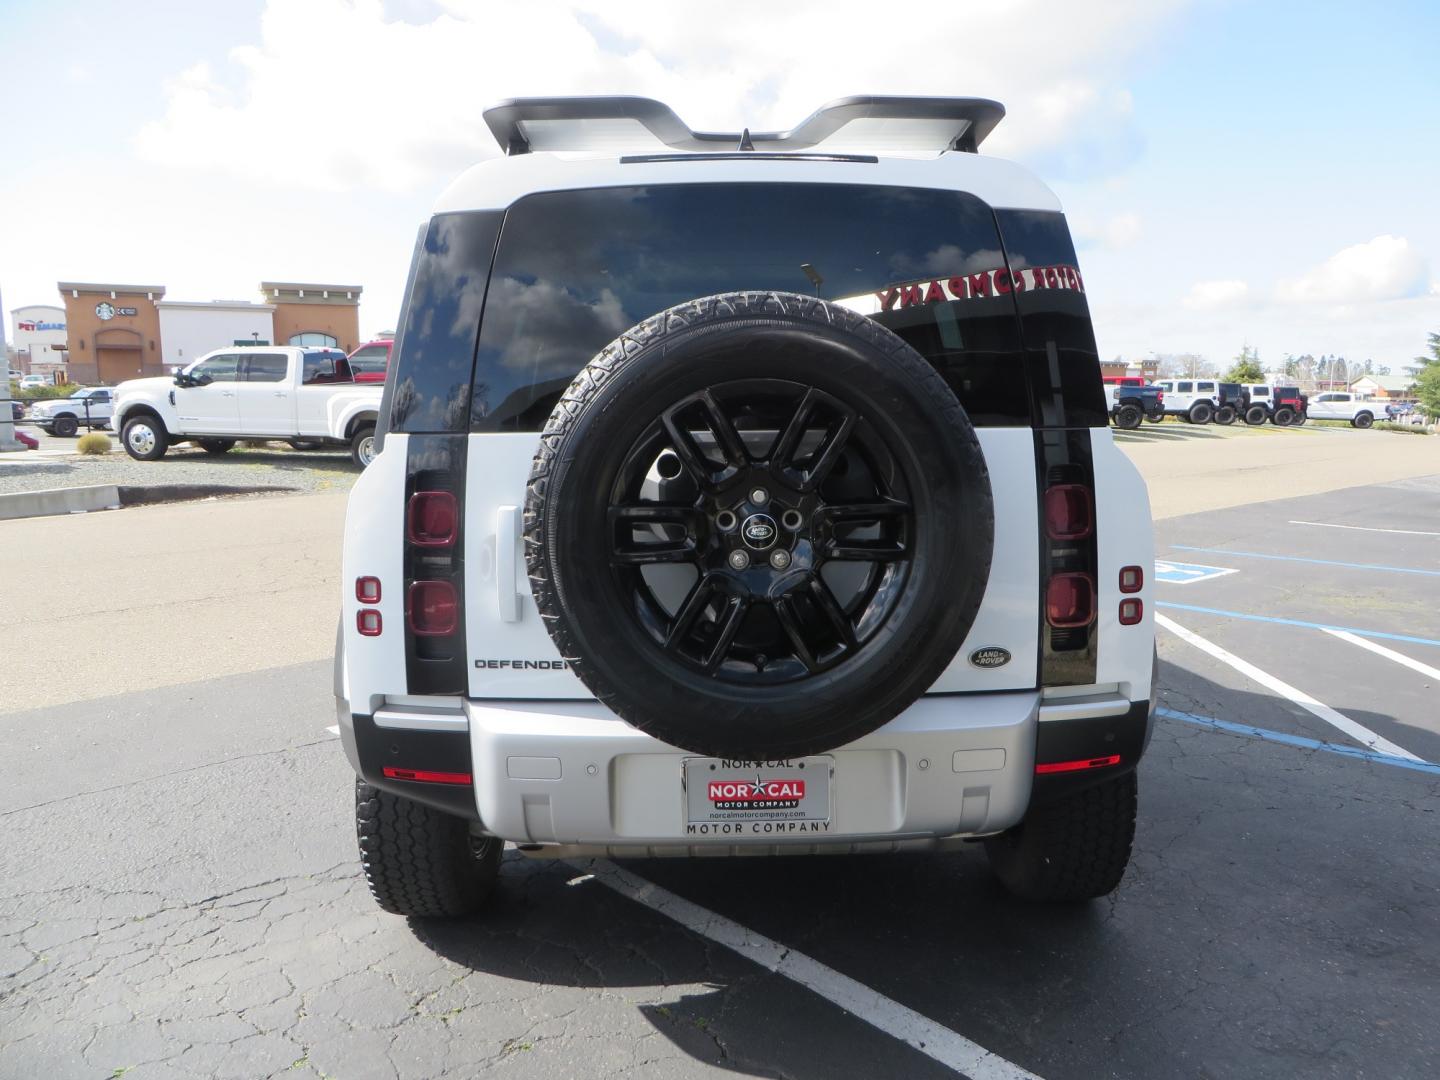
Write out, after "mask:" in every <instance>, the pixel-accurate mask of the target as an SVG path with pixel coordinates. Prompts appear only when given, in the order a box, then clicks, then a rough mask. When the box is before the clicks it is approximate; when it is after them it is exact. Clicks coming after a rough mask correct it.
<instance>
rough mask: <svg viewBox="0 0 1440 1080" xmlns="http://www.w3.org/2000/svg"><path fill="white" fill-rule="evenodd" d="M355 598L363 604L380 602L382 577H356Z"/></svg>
mask: <svg viewBox="0 0 1440 1080" xmlns="http://www.w3.org/2000/svg"><path fill="white" fill-rule="evenodd" d="M355 599H356V600H359V601H360V603H362V604H378V603H379V602H380V579H379V578H378V577H357V578H356V579H355Z"/></svg>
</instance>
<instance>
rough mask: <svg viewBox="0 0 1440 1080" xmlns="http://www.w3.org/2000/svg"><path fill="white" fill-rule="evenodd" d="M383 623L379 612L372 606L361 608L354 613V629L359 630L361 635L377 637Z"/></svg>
mask: <svg viewBox="0 0 1440 1080" xmlns="http://www.w3.org/2000/svg"><path fill="white" fill-rule="evenodd" d="M384 625H385V624H384V622H383V621H382V620H381V618H380V612H378V611H376V610H375V609H374V608H361V609H360V610H359V611H357V612H356V613H355V629H356V630H358V631H360V636H361V637H379V636H380V630H381V628H382V627H383V626H384Z"/></svg>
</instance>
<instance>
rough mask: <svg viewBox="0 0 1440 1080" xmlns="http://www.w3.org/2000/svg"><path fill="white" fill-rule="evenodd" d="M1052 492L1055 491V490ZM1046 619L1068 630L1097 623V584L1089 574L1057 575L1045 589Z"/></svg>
mask: <svg viewBox="0 0 1440 1080" xmlns="http://www.w3.org/2000/svg"><path fill="white" fill-rule="evenodd" d="M1051 490H1054V489H1053V488H1052V489H1051ZM1045 618H1046V620H1047V621H1048V622H1049V623H1050V625H1051V626H1054V627H1057V628H1059V629H1067V628H1069V627H1073V626H1089V625H1090V624H1091V623H1092V622H1094V621H1095V583H1094V582H1093V581H1091V580H1090V575H1089V574H1056V575H1055V576H1054V577H1052V578H1051V579H1050V584H1049V585H1048V586H1047V587H1046V589H1045Z"/></svg>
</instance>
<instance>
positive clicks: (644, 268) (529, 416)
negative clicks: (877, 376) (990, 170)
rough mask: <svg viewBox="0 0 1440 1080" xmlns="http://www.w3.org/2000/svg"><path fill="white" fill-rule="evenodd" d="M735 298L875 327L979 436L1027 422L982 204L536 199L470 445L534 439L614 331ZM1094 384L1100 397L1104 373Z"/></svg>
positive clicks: (654, 189)
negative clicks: (916, 361) (501, 438)
mask: <svg viewBox="0 0 1440 1080" xmlns="http://www.w3.org/2000/svg"><path fill="white" fill-rule="evenodd" d="M417 288H418V283H417ZM744 289H760V290H764V289H777V290H786V291H790V292H798V293H806V294H810V295H815V296H820V297H822V298H824V299H827V300H833V301H835V302H837V303H840V304H843V305H845V306H847V307H850V308H852V309H854V310H856V311H860V312H862V313H864V314H866V315H870V316H872V317H874V318H875V319H877V320H878V321H879V322H881V323H883V324H884V325H886V326H888V327H890V329H892V330H894V331H895V332H896V333H897V334H899V335H900V336H901V337H903V338H905V339H906V340H907V341H908V342H909V343H910V344H911V345H912V346H914V347H915V348H916V349H917V350H918V351H919V352H920V353H922V354H923V355H924V356H926V357H927V358H928V359H929V360H930V361H931V363H933V364H934V365H935V366H936V368H937V369H938V370H939V371H940V372H941V374H942V375H943V376H944V377H945V379H946V380H947V381H948V382H949V384H950V386H951V388H952V389H953V390H954V391H955V393H956V395H957V396H958V397H959V398H960V400H961V402H962V403H963V404H964V405H965V406H966V408H967V410H968V411H969V413H970V416H971V418H972V419H973V420H974V421H975V422H976V423H977V424H991V425H994V424H1028V423H1029V422H1030V400H1029V393H1028V390H1027V385H1026V379H1025V373H1024V370H1023V363H1022V356H1021V351H1020V340H1019V327H1018V325H1017V321H1016V317H1015V305H1014V302H1013V301H1012V299H1011V295H1010V289H1011V283H1010V279H1009V274H1008V270H1007V267H1006V264H1005V259H1004V255H1003V253H1002V251H1001V247H1000V238H999V235H998V233H997V231H996V226H995V216H994V214H993V213H992V212H991V211H990V209H989V208H988V207H987V206H986V205H985V204H984V203H982V202H981V201H980V200H979V199H977V198H975V197H974V196H972V195H967V194H964V193H960V192H949V191H933V190H924V189H908V188H893V187H872V186H861V185H856V186H849V185H838V184H676V185H656V186H646V187H629V188H606V189H596V190H588V191H569V192H555V193H546V194H539V195H532V196H530V197H528V198H525V199H522V200H521V201H520V202H518V203H516V204H515V205H514V206H512V207H511V208H510V210H509V211H508V213H507V214H506V218H505V225H504V230H503V232H502V234H501V237H500V243H499V246H498V248H497V249H496V252H495V263H494V268H493V271H492V275H491V279H490V288H489V292H488V295H487V298H486V301H485V317H484V320H483V324H482V326H481V331H480V340H479V348H478V351H477V353H476V363H475V376H474V384H473V392H472V398H471V401H472V405H471V425H472V428H473V430H477V431H537V430H539V429H540V427H541V426H542V425H543V424H544V422H545V418H546V417H547V416H548V415H549V414H550V411H551V409H552V408H553V407H554V404H555V401H556V400H557V398H558V397H559V395H560V393H561V392H562V391H563V390H564V388H565V387H566V385H568V383H569V382H570V380H571V379H572V378H573V377H574V376H575V374H576V372H578V371H579V370H580V368H582V367H583V366H584V365H585V364H586V363H587V362H588V361H589V360H590V359H591V357H593V356H594V355H595V354H596V353H597V352H599V351H600V350H601V349H602V348H604V346H605V345H607V344H608V343H609V342H610V341H612V340H613V339H614V338H615V337H616V336H617V335H618V334H620V333H621V331H623V330H625V329H627V328H629V327H630V326H632V325H634V324H635V323H637V322H639V321H640V320H642V319H644V318H646V317H648V316H650V315H653V314H655V313H656V312H659V311H663V310H664V309H665V308H668V307H671V306H673V305H675V304H679V303H682V302H684V301H686V300H690V299H693V298H695V297H699V296H708V295H712V294H714V293H722V292H732V291H736V290H744ZM406 351H407V352H408V343H407V345H406ZM1090 378H1091V380H1092V381H1093V383H1094V386H1095V390H1096V393H1097V394H1098V393H1099V387H1100V379H1099V368H1098V364H1096V365H1092V367H1091V369H1090Z"/></svg>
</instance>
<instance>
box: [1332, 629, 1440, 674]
mask: <svg viewBox="0 0 1440 1080" xmlns="http://www.w3.org/2000/svg"><path fill="white" fill-rule="evenodd" d="M1325 632H1326V633H1327V634H1331V635H1333V636H1334V637H1337V638H1339V639H1340V640H1341V641H1348V642H1350V644H1351V645H1359V646H1360V648H1362V649H1368V650H1369V651H1370V652H1373V653H1374V654H1375V655H1376V656H1383V657H1385V659H1387V660H1394V661H1395V663H1397V664H1403V665H1404V666H1405V667H1408V668H1409V669H1410V670H1411V671H1418V672H1419V673H1420V674H1421V675H1425V676H1428V677H1429V678H1432V679H1434V680H1436V681H1437V682H1440V668H1433V667H1431V666H1430V665H1429V664H1422V663H1421V662H1420V661H1419V660H1412V659H1410V657H1408V656H1406V655H1405V654H1404V653H1398V652H1396V651H1395V650H1394V649H1387V648H1385V646H1384V645H1376V644H1375V643H1374V642H1373V641H1366V640H1365V639H1364V638H1362V637H1359V636H1358V635H1356V634H1352V633H1350V632H1349V631H1348V630H1334V629H1331V628H1329V627H1327V628H1326V629H1325Z"/></svg>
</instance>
